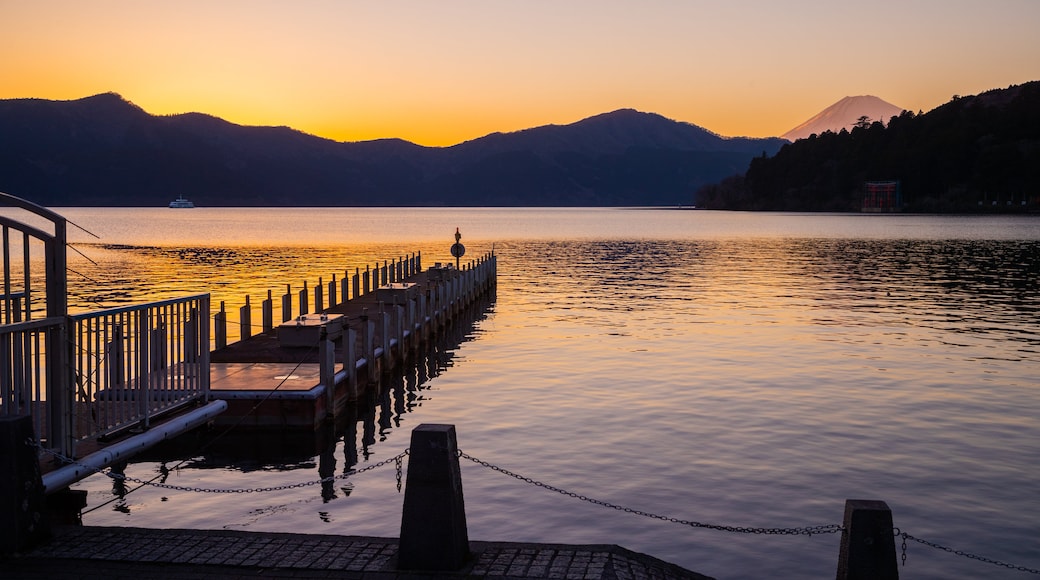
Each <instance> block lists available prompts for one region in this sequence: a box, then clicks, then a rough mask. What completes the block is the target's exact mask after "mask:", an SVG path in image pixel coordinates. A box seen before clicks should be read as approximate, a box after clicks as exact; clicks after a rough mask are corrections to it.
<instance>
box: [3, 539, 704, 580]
mask: <svg viewBox="0 0 1040 580" xmlns="http://www.w3.org/2000/svg"><path fill="white" fill-rule="evenodd" d="M470 548H471V550H472V557H471V558H470V561H469V562H468V563H467V565H466V566H465V567H464V568H463V569H462V570H459V571H456V572H438V573H431V572H400V571H398V570H397V569H396V561H397V540H396V539H387V538H368V537H360V536H332V535H316V534H315V535H311V534H280V533H264V532H240V531H223V530H219V531H217V530H151V529H143V528H107V527H94V526H70V527H61V528H58V529H56V531H55V538H54V539H53V540H51V541H50V542H49V543H47V544H45V545H43V546H40V547H37V548H36V549H34V550H32V551H30V552H28V553H24V554H19V555H15V556H11V557H7V558H0V570H2V573H0V576H2V577H3V578H5V579H11V580H15V579H23V578H24V579H30V578H31V579H34V580H36V579H39V578H48V579H70V580H71V579H98V580H101V579H104V580H123V579H125V580H143V579H146V578H147V579H149V580H151V579H153V578H162V579H171V578H172V579H183V580H192V579H198V578H348V579H354V578H357V579H372V580H377V579H378V580H392V579H401V580H410V579H419V578H438V577H442V578H443V577H447V578H560V579H578V578H592V579H609V580H626V579H650V578H653V579H657V578H660V579H669V580H671V579H675V580H710V579H709V578H708V577H707V576H702V575H700V574H697V573H694V572H690V571H689V570H686V569H684V568H680V567H679V566H675V565H673V564H669V563H667V562H663V561H661V560H658V559H656V558H652V557H650V556H647V555H645V554H639V553H636V552H632V551H629V550H626V549H624V548H621V547H619V546H611V545H588V546H577V545H563V544H522V543H495V542H470Z"/></svg>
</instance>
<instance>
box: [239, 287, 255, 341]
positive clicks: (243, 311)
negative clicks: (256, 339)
mask: <svg viewBox="0 0 1040 580" xmlns="http://www.w3.org/2000/svg"><path fill="white" fill-rule="evenodd" d="M250 336H253V307H252V306H250V304H249V296H246V303H245V306H242V307H241V308H239V309H238V339H239V340H245V339H247V338H249V337H250Z"/></svg>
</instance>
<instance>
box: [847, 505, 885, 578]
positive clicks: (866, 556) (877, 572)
mask: <svg viewBox="0 0 1040 580" xmlns="http://www.w3.org/2000/svg"><path fill="white" fill-rule="evenodd" d="M844 526H845V530H844V531H843V532H842V533H841V551H840V552H839V553H838V576H837V578H838V580H860V579H862V580H898V579H899V567H898V564H897V561H896V540H895V535H894V533H893V527H892V510H890V509H889V508H888V504H886V503H885V502H883V501H878V500H870V499H847V500H845V522H844Z"/></svg>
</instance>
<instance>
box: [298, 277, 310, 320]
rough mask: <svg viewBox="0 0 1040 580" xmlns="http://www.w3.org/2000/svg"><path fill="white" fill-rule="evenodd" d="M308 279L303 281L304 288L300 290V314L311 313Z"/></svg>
mask: <svg viewBox="0 0 1040 580" xmlns="http://www.w3.org/2000/svg"><path fill="white" fill-rule="evenodd" d="M307 294H308V292H307V281H306V280H304V281H303V290H300V316H305V315H307V314H310V313H311V307H310V298H309V297H308V296H307Z"/></svg>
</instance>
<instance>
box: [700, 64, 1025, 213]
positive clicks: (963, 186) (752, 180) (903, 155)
mask: <svg viewBox="0 0 1040 580" xmlns="http://www.w3.org/2000/svg"><path fill="white" fill-rule="evenodd" d="M872 181H898V182H899V188H900V192H901V207H900V208H898V209H900V210H902V211H909V212H949V213H955V212H978V211H1037V210H1038V208H1040V81H1034V82H1030V83H1027V84H1023V85H1016V86H1011V87H1009V88H1007V89H998V90H994V91H989V92H986V93H982V94H980V95H976V96H972V97H957V96H955V97H953V99H952V100H951V101H950V102H948V103H946V104H945V105H942V106H940V107H938V108H936V109H934V110H932V111H929V112H928V113H924V114H921V113H918V114H914V113H912V112H909V111H904V112H903V114H901V115H899V116H897V117H892V118H891V119H890V120H889V122H888V124H887V125H886V124H885V123H883V122H882V121H881V120H870V119H867V118H861V119H860V122H859V123H857V124H856V125H855V126H854V127H853V128H852V130H845V129H842V130H841V131H840V132H838V133H834V132H831V131H827V132H824V133H823V134H821V135H811V136H810V137H808V138H806V139H800V140H798V141H795V142H794V143H789V144H787V145H784V146H783V147H781V148H780V150H779V151H778V152H777V153H776V154H775V155H773V156H772V157H769V156H766V155H762V156H760V157H756V158H755V159H753V160H752V161H751V164H750V166H749V167H748V170H747V172H746V173H745V174H743V175H735V176H732V177H729V178H726V179H724V180H723V181H721V182H719V183H715V184H711V185H707V186H704V187H702V188H701V189H700V190H698V191H697V192H696V194H695V199H694V203H695V204H696V205H697V206H699V207H706V208H712V209H735V210H775V211H860V209H861V207H862V204H863V200H864V194H865V189H866V185H865V184H866V183H867V182H872Z"/></svg>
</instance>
